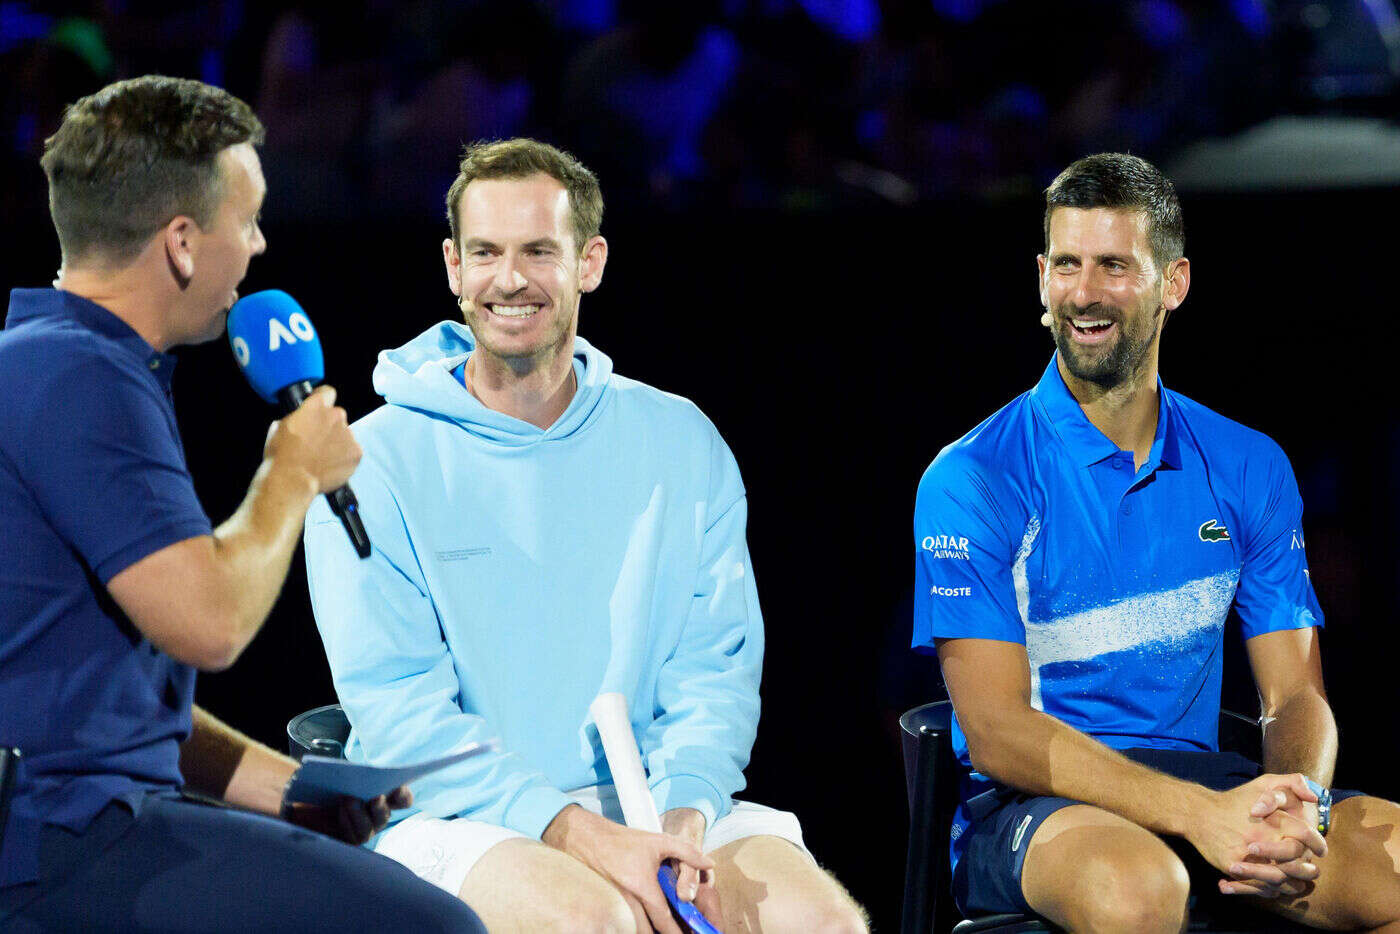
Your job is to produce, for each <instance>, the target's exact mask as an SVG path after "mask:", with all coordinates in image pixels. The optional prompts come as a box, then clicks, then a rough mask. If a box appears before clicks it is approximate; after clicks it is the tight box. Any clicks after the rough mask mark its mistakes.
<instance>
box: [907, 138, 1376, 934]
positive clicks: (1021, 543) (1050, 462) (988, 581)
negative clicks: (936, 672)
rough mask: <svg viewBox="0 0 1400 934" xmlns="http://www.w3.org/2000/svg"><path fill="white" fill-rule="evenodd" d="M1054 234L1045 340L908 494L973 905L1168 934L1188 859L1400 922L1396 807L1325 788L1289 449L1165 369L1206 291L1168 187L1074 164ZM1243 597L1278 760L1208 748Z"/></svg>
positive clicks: (1139, 168) (959, 843)
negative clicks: (1173, 334) (1163, 345)
mask: <svg viewBox="0 0 1400 934" xmlns="http://www.w3.org/2000/svg"><path fill="white" fill-rule="evenodd" d="M1045 235H1046V248H1045V253H1044V255H1042V256H1040V257H1039V267H1040V295H1041V302H1042V304H1043V305H1044V306H1045V314H1044V316H1043V317H1042V319H1041V321H1042V323H1043V324H1045V325H1046V326H1048V327H1049V328H1050V330H1051V333H1052V335H1053V336H1054V339H1055V345H1056V351H1057V352H1056V354H1055V357H1054V359H1053V360H1052V361H1051V362H1050V365H1049V366H1048V367H1047V368H1046V370H1045V373H1044V375H1043V376H1042V377H1041V379H1040V382H1039V383H1038V384H1037V385H1036V386H1035V388H1034V389H1032V390H1031V391H1030V392H1028V393H1026V394H1024V395H1022V396H1020V397H1019V398H1017V399H1016V400H1014V401H1013V402H1012V403H1011V404H1009V405H1008V406H1006V407H1005V408H1003V409H1002V410H1000V411H999V412H997V413H996V414H994V415H992V416H991V417H990V418H989V419H987V420H986V421H984V422H983V423H982V424H981V425H979V426H978V427H977V428H975V429H973V431H972V432H970V433H969V434H968V435H966V436H965V437H963V438H961V439H960V440H958V441H957V442H955V443H953V444H951V445H949V446H948V447H947V448H945V449H944V450H943V451H942V453H940V454H939V456H938V458H937V459H935V460H934V462H933V464H932V465H931V466H930V467H929V469H928V471H927V472H926V473H925V474H924V477H923V480H922V481H921V482H920V484H919V493H918V501H917V505H916V507H915V517H914V529H915V541H916V543H917V548H918V551H917V555H918V557H917V573H916V579H917V586H916V605H915V619H914V646H915V648H919V649H923V650H925V651H934V650H936V651H937V653H938V656H939V662H940V664H941V666H942V670H943V675H944V678H945V680H946V682H947V685H948V692H949V694H950V696H951V698H952V701H953V705H954V709H955V711H956V722H955V725H954V733H953V736H954V745H955V747H956V749H957V751H958V754H959V756H960V758H961V760H962V762H963V764H964V765H965V766H967V767H968V768H969V769H970V770H972V771H971V774H970V775H969V777H968V781H967V782H966V783H965V785H964V795H963V804H962V806H961V807H960V809H959V813H958V816H957V819H956V821H955V832H954V839H953V842H952V850H953V856H954V859H955V860H956V865H955V868H954V894H955V896H956V898H957V900H958V903H959V905H960V907H961V908H962V909H963V910H964V911H967V912H973V913H977V912H997V911H1026V910H1034V911H1036V912H1038V913H1039V914H1042V915H1045V916H1046V917H1048V918H1049V919H1050V920H1052V921H1054V922H1055V923H1057V924H1059V925H1061V926H1063V927H1066V928H1069V929H1072V930H1095V931H1099V930H1132V931H1179V930H1181V929H1182V925H1183V924H1184V923H1185V921H1186V913H1187V902H1188V894H1189V890H1190V881H1191V877H1192V876H1193V874H1194V876H1195V877H1196V878H1197V880H1198V881H1202V882H1204V884H1205V886H1207V887H1212V888H1215V889H1217V890H1218V891H1219V892H1221V893H1224V894H1235V895H1247V896H1250V898H1249V899H1248V900H1247V901H1249V903H1250V904H1255V905H1258V906H1260V907H1261V908H1264V909H1266V910H1269V911H1273V912H1276V913H1278V914H1282V915H1285V916H1287V917H1290V918H1293V919H1295V920H1299V921H1302V922H1304V923H1307V924H1311V925H1316V926H1325V927H1329V928H1343V929H1370V928H1378V927H1381V926H1383V925H1386V924H1395V923H1400V875H1397V873H1396V872H1395V869H1394V866H1395V862H1394V860H1395V859H1396V858H1397V856H1400V835H1398V834H1397V828H1400V807H1397V806H1396V805H1395V804H1393V803H1391V802H1388V801H1382V800H1380V799H1377V798H1370V797H1366V796H1363V795H1359V794H1356V793H1350V792H1341V791H1338V792H1336V793H1335V794H1334V793H1332V792H1331V791H1329V790H1328V788H1327V786H1328V785H1329V784H1330V782H1331V777H1332V770H1333V765H1334V763H1335V760H1336V754H1337V731H1336V726H1335V724H1334V722H1333V719H1332V713H1331V710H1330V708H1329V707H1328V704H1327V701H1326V697H1325V694H1324V692H1323V686H1322V676H1321V666H1320V664H1319V659H1318V638H1317V630H1318V627H1320V626H1321V625H1322V613H1321V611H1320V610H1319V608H1318V605H1317V600H1316V597H1315V596H1314V595H1313V590H1312V584H1311V582H1310V580H1309V579H1308V568H1307V562H1306V558H1305V556H1304V552H1303V530H1302V501H1301V499H1300V498H1299V495H1298V489H1297V484H1296V483H1295V481H1294V479H1293V473H1292V470H1291V468H1290V467H1289V464H1288V460H1287V459H1286V458H1285V457H1284V455H1283V452H1282V451H1281V450H1280V449H1279V447H1278V446H1277V445H1276V444H1274V443H1273V442H1272V441H1270V440H1269V439H1268V438H1267V437H1265V436H1264V435H1261V434H1260V433H1258V432H1255V431H1251V430H1250V429H1248V428H1245V427H1243V426H1241V425H1238V424H1236V423H1234V422H1232V421H1230V420H1228V419H1226V418H1223V417H1221V416H1220V415H1217V414H1215V413H1214V412H1212V411H1210V410H1209V409H1207V408H1205V407H1204V406H1201V405H1199V404H1197V403H1195V402H1192V401H1191V400H1190V399H1187V398H1185V397H1183V396H1180V395H1178V394H1176V393H1173V392H1171V391H1170V390H1167V389H1165V388H1164V387H1163V386H1162V384H1161V382H1160V381H1159V379H1158V376H1157V359H1158V347H1159V343H1160V339H1161V332H1162V326H1163V324H1164V323H1165V321H1166V319H1167V317H1168V315H1169V314H1170V313H1171V312H1172V311H1173V310H1175V309H1176V308H1177V306H1178V305H1180V304H1181V302H1182V300H1183V299H1184V298H1185V297H1186V292H1187V289H1188V287H1189V285H1190V264H1189V262H1188V261H1187V260H1186V259H1185V257H1184V256H1183V255H1182V250H1183V233H1182V223H1181V209H1180V205H1179V204H1178V202H1177V198H1176V194H1175V191H1174V190H1173V188H1172V185H1171V183H1170V182H1169V181H1168V180H1167V179H1166V178H1165V177H1163V176H1162V174H1161V173H1160V172H1159V171H1158V170H1157V169H1156V168H1155V167H1153V166H1151V165H1150V164H1148V163H1147V162H1145V161H1143V160H1141V159H1138V158H1135V157H1132V156H1123V155H1117V154H1104V155H1098V156H1091V157H1088V158H1086V159H1081V160H1080V161H1078V162H1076V163H1074V164H1073V165H1071V166H1070V167H1069V168H1068V169H1066V170H1065V172H1064V173H1062V174H1061V175H1060V177H1059V178H1058V179H1056V180H1055V182H1054V184H1052V185H1051V186H1050V188H1049V189H1047V191H1046V214H1045ZM1232 610H1233V612H1234V614H1235V615H1237V616H1238V618H1239V620H1240V624H1241V626H1242V627H1243V634H1244V637H1245V639H1246V643H1245V644H1246V646H1247V648H1248V654H1249V660H1250V664H1251V667H1252V669H1253V673H1254V677H1255V681H1256V682H1257V685H1258V689H1259V694H1260V697H1261V698H1262V702H1263V713H1264V718H1265V720H1264V722H1265V724H1266V728H1265V733H1264V762H1263V766H1262V770H1261V768H1260V766H1258V765H1256V764H1255V763H1252V762H1249V761H1248V760H1246V759H1244V758H1243V757H1240V756H1235V755H1232V754H1222V753H1220V752H1219V751H1218V745H1217V737H1216V725H1217V717H1218V713H1219V707H1220V687H1221V651H1222V635H1223V631H1224V626H1225V622H1226V618H1227V616H1228V615H1230V613H1231V611H1232ZM1323 834H1325V835H1326V836H1325V838H1324V836H1323ZM1198 891H1199V889H1198Z"/></svg>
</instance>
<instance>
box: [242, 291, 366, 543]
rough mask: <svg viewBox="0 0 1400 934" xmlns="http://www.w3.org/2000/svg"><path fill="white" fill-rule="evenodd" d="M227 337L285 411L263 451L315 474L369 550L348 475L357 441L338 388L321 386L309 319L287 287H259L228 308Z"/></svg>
mask: <svg viewBox="0 0 1400 934" xmlns="http://www.w3.org/2000/svg"><path fill="white" fill-rule="evenodd" d="M228 338H229V344H230V345H231V346H232V347H233V355H234V357H235V358H236V359H237V360H238V365H239V367H240V368H241V369H242V370H243V375H244V376H245V377H246V378H247V380H248V382H249V384H250V385H252V387H253V389H254V391H256V392H257V394H258V395H260V396H262V397H263V399H265V400H266V401H268V402H270V403H273V404H275V405H279V406H280V407H281V409H282V411H283V413H285V416H286V417H285V418H283V419H282V420H281V421H280V422H279V423H277V424H275V425H273V429H272V431H271V433H270V434H269V435H268V439H267V447H266V449H265V452H264V453H265V454H266V456H268V457H269V458H274V459H276V458H290V459H291V462H292V463H294V464H296V465H298V466H300V467H302V468H303V469H304V470H305V471H306V472H307V473H308V474H309V475H310V476H311V477H312V479H313V480H315V482H316V485H317V489H318V491H320V492H323V493H325V494H326V500H327V502H328V503H329V504H330V507H331V511H332V512H334V513H335V514H336V516H337V517H338V518H339V519H340V522H341V524H342V525H343V526H345V533H346V534H347V535H348V536H349V537H350V543H351V545H353V546H354V548H355V553H356V554H358V555H359V556H360V557H361V558H368V557H369V555H370V542H369V535H368V534H366V532H365V526H364V522H363V521H362V520H361V519H360V505H359V503H358V502H357V501H356V499H355V494H354V492H352V491H351V489H350V487H349V486H348V485H347V484H346V482H345V481H346V480H348V479H349V478H350V474H351V473H353V472H354V470H355V465H356V464H358V463H359V461H360V446H359V445H358V444H357V443H356V442H355V438H354V436H353V435H352V434H351V433H350V429H349V427H348V426H347V424H346V416H345V410H344V409H340V408H336V407H335V405H334V403H335V390H334V389H332V388H331V387H329V386H323V387H321V388H320V389H317V388H316V387H317V385H318V384H319V383H320V382H321V380H322V379H323V378H324V377H325V362H324V360H323V359H322V356H321V340H320V338H319V337H318V336H317V334H316V329H315V328H314V327H312V326H311V319H310V318H308V317H307V316H306V312H305V311H303V310H302V308H301V306H300V305H298V304H297V301H296V299H294V298H292V297H291V296H290V295H288V294H287V293H286V292H282V291H279V290H277V289H269V290H267V291H263V292H254V293H253V294H252V295H248V296H245V297H244V298H241V299H239V300H238V302H237V303H235V304H234V306H233V308H232V309H231V310H230V311H229V315H228Z"/></svg>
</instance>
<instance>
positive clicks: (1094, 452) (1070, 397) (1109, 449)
mask: <svg viewBox="0 0 1400 934" xmlns="http://www.w3.org/2000/svg"><path fill="white" fill-rule="evenodd" d="M1058 359H1059V356H1058V354H1056V355H1054V356H1051V358H1050V365H1049V366H1047V367H1046V368H1045V373H1044V374H1042V375H1041V377H1040V382H1038V383H1036V384H1035V388H1034V389H1032V390H1031V397H1032V399H1033V400H1034V401H1035V402H1036V403H1037V404H1038V405H1039V406H1040V409H1041V411H1042V412H1043V413H1044V414H1045V417H1046V418H1047V419H1048V420H1049V421H1050V424H1051V425H1052V426H1053V427H1054V429H1055V433H1056V434H1057V435H1059V437H1060V440H1061V441H1063V442H1064V444H1065V447H1067V448H1069V451H1070V455H1071V456H1072V457H1073V458H1074V460H1075V461H1076V462H1077V463H1078V464H1079V465H1080V466H1083V467H1088V466H1089V465H1091V464H1097V463H1098V462H1099V461H1101V460H1103V459H1104V458H1106V457H1111V456H1112V455H1114V454H1117V453H1118V445H1116V444H1114V443H1113V442H1112V441H1110V440H1109V439H1108V436H1107V435H1105V434H1104V433H1103V432H1101V431H1099V430H1098V429H1097V428H1095V427H1094V423H1093V422H1091V421H1089V417H1088V416H1087V415H1085V414H1084V410H1083V409H1082V408H1080V405H1079V400H1078V399H1076V398H1074V394H1073V393H1071V392H1070V391H1069V387H1068V386H1066V385H1065V380H1064V377H1062V376H1061V375H1060V368H1059V366H1058V365H1057V362H1058ZM1157 399H1158V402H1157V405H1158V409H1157V434H1156V437H1155V438H1153V441H1152V450H1151V451H1150V452H1149V454H1148V457H1147V465H1146V466H1148V467H1149V468H1152V467H1154V466H1155V465H1157V464H1161V465H1162V466H1164V467H1170V468H1173V469H1176V468H1179V467H1180V466H1181V458H1180V454H1179V448H1178V446H1177V435H1178V434H1180V429H1179V428H1178V427H1177V426H1176V425H1175V424H1174V421H1175V418H1176V407H1175V406H1174V405H1172V403H1171V400H1170V399H1169V398H1168V396H1167V393H1166V390H1165V388H1164V387H1163V385H1162V378H1161V377H1160V376H1159V377H1157Z"/></svg>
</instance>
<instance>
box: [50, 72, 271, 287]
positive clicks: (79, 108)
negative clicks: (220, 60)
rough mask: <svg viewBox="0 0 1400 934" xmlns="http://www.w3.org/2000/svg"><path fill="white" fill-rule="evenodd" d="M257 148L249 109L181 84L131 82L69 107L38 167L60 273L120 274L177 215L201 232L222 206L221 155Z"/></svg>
mask: <svg viewBox="0 0 1400 934" xmlns="http://www.w3.org/2000/svg"><path fill="white" fill-rule="evenodd" d="M262 141H263V126H262V123H260V122H259V121H258V118H257V117H256V116H255V115H254V114H253V111H252V108H250V107H249V106H248V105H247V104H245V103H243V101H241V100H239V99H238V98H236V97H234V96H233V95H232V94H230V93H228V92H227V91H224V90H222V89H220V88H216V87H212V86H210V85H208V84H204V83H203V82H200V81H192V80H189V79H187V78H167V77H164V76H162V75H145V76H143V77H140V78H131V79H129V80H127V81H118V82H116V83H115V84H109V85H107V87H105V88H103V89H102V90H100V91H98V92H97V93H95V94H90V95H88V96H87V97H84V98H82V99H80V100H79V101H78V102H77V103H75V104H72V105H70V106H69V107H68V108H67V110H65V111H64V114H63V122H62V123H61V124H60V125H59V128H58V131H57V132H56V133H54V135H53V136H50V137H49V138H48V139H47V140H45V141H44V155H43V158H42V159H41V160H40V163H41V164H42V165H43V167H44V175H45V176H47V178H48V180H49V214H50V215H51V216H52V217H53V226H54V229H55V230H56V231H57V232H58V243H59V246H60V247H61V248H62V250H63V261H64V263H65V264H67V263H70V262H74V261H77V260H81V259H84V258H88V257H90V256H93V255H99V256H101V257H102V258H103V259H104V260H107V261H110V262H114V263H116V264H118V265H124V264H125V263H127V262H130V261H131V260H132V259H134V258H135V257H136V255H137V254H138V253H140V252H141V249H142V248H143V247H144V246H145V245H146V243H147V241H149V240H150V238H151V237H152V236H153V235H154V234H155V233H156V231H158V230H160V229H161V228H162V227H164V226H165V225H166V224H168V223H170V221H171V219H172V218H174V217H178V216H180V215H182V214H183V215H187V216H189V217H191V218H193V219H194V221H195V223H197V224H199V225H200V226H201V227H205V226H207V225H208V224H209V223H210V221H212V220H213V218H214V213H215V211H216V210H217V209H218V206H219V203H220V202H221V201H222V200H223V197H224V190H223V179H222V177H221V175H220V173H219V168H218V162H217V160H218V157H219V153H221V152H223V151H224V150H225V149H227V148H228V147H230V146H235V145H238V144H239V143H249V142H251V143H253V144H254V145H257V144H259V143H261V142H262Z"/></svg>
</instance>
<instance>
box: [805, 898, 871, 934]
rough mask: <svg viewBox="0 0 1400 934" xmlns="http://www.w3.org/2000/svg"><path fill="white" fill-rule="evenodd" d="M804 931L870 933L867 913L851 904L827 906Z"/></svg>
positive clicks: (839, 933) (847, 933)
mask: <svg viewBox="0 0 1400 934" xmlns="http://www.w3.org/2000/svg"><path fill="white" fill-rule="evenodd" d="M803 930H804V931H811V932H813V934H869V932H870V927H869V925H868V924H867V923H866V920H865V913H864V912H862V911H861V910H860V909H859V908H857V907H855V906H854V905H851V904H837V905H830V906H825V907H824V908H823V909H821V910H820V911H819V912H818V913H817V915H816V917H814V918H813V919H812V924H811V926H809V927H804V928H803Z"/></svg>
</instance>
